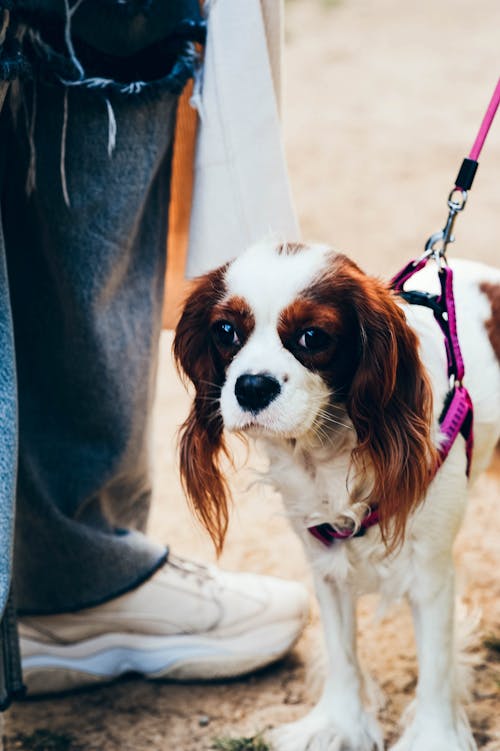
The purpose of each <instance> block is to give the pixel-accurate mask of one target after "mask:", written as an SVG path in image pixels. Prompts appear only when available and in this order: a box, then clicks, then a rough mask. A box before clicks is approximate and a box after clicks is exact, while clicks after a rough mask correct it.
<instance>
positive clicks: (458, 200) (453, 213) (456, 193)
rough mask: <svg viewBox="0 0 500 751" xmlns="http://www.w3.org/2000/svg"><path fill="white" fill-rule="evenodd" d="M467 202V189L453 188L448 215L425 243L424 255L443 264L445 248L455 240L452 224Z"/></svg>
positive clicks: (449, 198) (449, 197) (444, 261)
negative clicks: (444, 221)
mask: <svg viewBox="0 0 500 751" xmlns="http://www.w3.org/2000/svg"><path fill="white" fill-rule="evenodd" d="M466 203H467V191H466V190H460V188H453V190H452V191H451V192H450V195H449V196H448V209H449V211H448V217H447V219H446V224H445V226H444V228H443V229H441V230H439V232H434V234H433V235H431V236H430V237H429V239H428V240H427V242H426V243H425V253H424V257H429V256H432V257H433V258H434V260H435V261H437V262H438V263H439V264H440V265H445V264H446V263H447V261H446V248H447V247H448V245H449V244H450V243H452V242H455V236H454V235H453V234H452V233H453V225H454V224H455V219H456V218H457V215H458V214H459V213H460V212H461V211H463V210H464V208H465V204H466Z"/></svg>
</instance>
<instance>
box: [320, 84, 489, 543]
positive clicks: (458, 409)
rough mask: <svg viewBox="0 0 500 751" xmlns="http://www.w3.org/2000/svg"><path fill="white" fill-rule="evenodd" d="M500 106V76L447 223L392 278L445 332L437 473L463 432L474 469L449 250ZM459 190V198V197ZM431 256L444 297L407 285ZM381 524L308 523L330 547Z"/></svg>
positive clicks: (374, 518)
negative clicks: (445, 372)
mask: <svg viewBox="0 0 500 751" xmlns="http://www.w3.org/2000/svg"><path fill="white" fill-rule="evenodd" d="M499 104H500V79H499V80H498V83H497V85H496V88H495V91H494V93H493V96H492V98H491V101H490V104H489V106H488V109H487V111H486V114H485V116H484V118H483V122H482V123H481V127H480V129H479V132H478V135H477V137H476V140H475V141H474V145H473V147H472V149H471V151H470V154H469V156H468V157H467V158H466V159H464V160H463V162H462V165H461V167H460V170H459V173H458V175H457V179H456V181H455V187H454V188H453V190H452V191H451V193H450V195H449V196H448V209H449V211H448V217H447V221H446V224H445V227H444V228H443V229H442V230H440V231H439V232H436V233H434V234H433V235H431V237H430V238H429V240H428V241H427V243H426V246H425V253H424V255H423V256H422V257H421V258H419V259H416V260H413V261H410V262H409V263H408V264H407V265H406V266H405V267H404V268H403V269H401V271H400V272H399V273H398V274H396V276H394V277H393V279H392V280H391V289H393V290H394V291H395V292H396V293H397V294H399V295H400V296H401V297H402V298H403V299H405V300H406V301H407V302H408V303H410V304H412V305H423V306H425V307H427V308H430V309H431V310H432V312H433V313H434V318H435V319H436V321H437V323H438V324H439V327H440V329H441V331H442V333H443V336H444V344H445V348H446V359H447V365H448V377H449V379H450V391H449V392H448V394H447V396H446V399H445V403H444V407H443V411H442V412H441V416H440V418H439V424H440V426H441V434H442V435H443V440H442V442H441V444H440V447H439V450H438V454H439V463H438V466H437V467H436V470H435V471H436V472H437V471H438V469H439V467H440V466H441V464H442V463H443V462H444V461H445V459H446V457H447V456H448V454H449V453H450V450H451V448H452V446H453V444H454V443H455V440H456V438H457V436H458V435H460V434H461V435H462V436H463V437H464V439H465V452H466V456H467V467H466V473H467V476H469V472H470V466H471V461H472V449H473V443H474V433H473V406H472V401H471V398H470V396H469V392H468V391H467V389H466V388H465V386H464V385H463V378H464V375H465V368H464V361H463V358H462V353H461V350H460V344H459V341H458V334H457V320H456V311H455V298H454V294H453V271H452V270H451V268H450V267H449V266H448V264H447V262H446V248H447V246H448V244H449V243H451V242H453V241H454V239H455V238H454V237H453V234H452V230H453V225H454V222H455V219H456V217H457V215H458V213H459V212H460V211H462V210H463V209H464V208H465V204H466V201H467V194H468V191H469V190H470V188H471V187H472V182H473V180H474V177H475V174H476V171H477V167H478V159H479V155H480V153H481V150H482V148H483V145H484V141H485V139H486V136H487V135H488V131H489V129H490V127H491V123H492V122H493V118H494V117H495V114H496V111H497V109H498V106H499ZM457 192H458V194H459V196H458V197H454V196H455V194H456V193H457ZM439 243H441V247H437V246H438V244H439ZM430 258H433V259H434V260H436V261H437V262H438V265H439V271H438V275H439V282H440V287H441V291H440V293H439V295H431V294H430V293H428V292H421V291H419V290H410V291H408V292H407V291H406V290H405V289H404V285H405V283H406V282H407V281H408V279H410V278H411V277H412V276H413V275H414V274H416V273H417V272H418V271H420V270H421V269H423V268H424V266H426V264H427V262H428V261H429V259H430ZM378 522H379V514H378V508H377V507H376V506H375V507H372V508H371V509H370V511H369V512H368V514H367V515H366V516H365V518H364V519H363V521H362V522H361V525H360V527H359V529H357V531H356V532H352V531H351V530H342V529H335V527H333V526H332V525H331V524H329V523H328V522H325V523H324V524H316V525H315V526H312V527H308V532H310V533H311V534H312V535H313V537H315V538H316V539H317V540H319V541H320V542H322V543H323V544H324V545H325V546H327V547H330V545H332V544H333V543H334V542H335V540H346V539H350V538H352V537H362V536H363V535H364V534H365V532H366V530H367V529H369V528H370V527H373V526H374V525H375V524H378Z"/></svg>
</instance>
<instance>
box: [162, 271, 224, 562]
mask: <svg viewBox="0 0 500 751" xmlns="http://www.w3.org/2000/svg"><path fill="white" fill-rule="evenodd" d="M225 269H226V267H225V266H223V267H221V268H219V269H216V270H215V271H212V272H211V273H209V274H206V275H205V276H203V277H201V278H199V279H197V280H196V281H195V283H194V288H193V291H192V292H191V294H190V295H189V297H188V299H187V301H186V303H185V306H184V310H183V313H182V316H181V318H180V321H179V323H178V325H177V328H176V332H175V338H174V346H173V349H174V357H175V361H176V364H177V367H178V369H179V370H180V371H181V372H184V373H185V374H186V375H187V376H188V378H189V379H190V380H191V381H192V383H193V385H194V388H195V397H194V400H193V404H192V405H191V410H190V412H189V415H188V417H187V419H186V421H185V422H184V424H183V425H182V426H181V428H180V434H179V435H180V440H179V449H180V473H181V480H182V484H183V487H184V490H185V492H186V495H187V497H188V499H189V500H190V502H191V504H192V506H193V508H194V510H195V512H196V514H197V515H198V517H199V519H200V520H201V521H202V523H203V524H204V526H205V527H206V529H207V530H208V532H209V534H210V536H211V538H212V540H213V542H214V545H215V548H216V550H217V554H219V553H220V552H221V551H222V547H223V544H224V537H225V535H226V531H227V525H228V500H227V499H228V488H227V484H226V481H225V479H224V476H223V474H222V472H221V470H220V464H219V462H220V459H221V456H222V454H223V453H226V454H227V450H226V446H225V443H224V437H223V423H222V417H221V414H220V411H219V398H220V390H221V387H222V384H223V382H224V367H223V363H222V362H221V360H220V358H219V356H218V353H217V351H216V349H215V348H214V347H213V345H212V341H211V337H210V312H211V310H212V308H213V306H214V305H215V303H217V302H218V301H219V300H220V299H221V298H222V297H223V295H224V283H223V277H224V272H225Z"/></svg>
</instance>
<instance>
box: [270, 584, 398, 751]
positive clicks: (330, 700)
mask: <svg viewBox="0 0 500 751" xmlns="http://www.w3.org/2000/svg"><path fill="white" fill-rule="evenodd" d="M315 585H316V594H317V596H318V601H319V605H320V609H321V616H322V622H323V628H324V633H325V642H326V648H327V669H328V673H327V679H326V682H325V686H324V689H323V694H322V696H321V698H320V700H319V702H318V704H317V705H316V706H315V707H314V709H313V710H312V711H311V712H310V713H309V714H308V715H306V716H305V717H304V718H303V719H302V720H299V721H298V722H294V723H291V724H290V725H285V726H284V727H282V728H278V729H277V730H275V731H273V732H272V733H271V736H270V739H271V742H272V745H273V748H274V749H275V750H276V751H374V749H378V750H379V751H381V749H382V748H383V742H382V737H381V733H380V730H379V728H378V725H377V723H376V721H375V720H374V719H373V718H372V717H371V716H370V715H369V714H368V713H367V711H366V710H365V708H364V706H363V703H362V700H361V681H362V679H361V673H360V669H359V665H358V660H357V656H356V616H355V603H354V598H353V596H352V594H351V593H350V591H349V590H348V589H344V588H340V587H339V586H337V584H336V583H335V582H332V581H331V580H329V579H325V578H323V577H322V576H320V575H316V576H315Z"/></svg>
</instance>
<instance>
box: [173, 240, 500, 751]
mask: <svg viewBox="0 0 500 751" xmlns="http://www.w3.org/2000/svg"><path fill="white" fill-rule="evenodd" d="M453 267H454V273H455V294H456V305H457V319H458V331H459V337H460V343H461V347H462V350H463V356H464V360H465V368H466V377H465V385H466V386H467V388H468V389H469V392H470V394H471V397H472V401H473V403H474V435H475V444H474V454H473V461H472V474H471V479H474V477H476V476H477V475H478V474H479V473H480V472H481V471H482V470H483V469H485V468H486V466H487V465H488V463H489V460H490V458H491V454H492V451H493V449H494V447H495V445H496V443H497V442H498V440H499V436H500V271H498V270H495V269H492V268H488V267H486V266H483V265H481V264H477V263H471V262H465V261H461V262H456V263H455V264H453ZM414 279H415V281H412V285H411V286H414V287H418V288H420V289H425V290H428V291H437V289H436V271H435V268H434V266H433V264H429V265H428V267H427V269H425V270H424V271H423V272H420V273H419V275H418V276H416V277H414ZM407 286H408V285H407ZM318 332H319V333H318ZM174 352H175V356H176V358H177V362H178V363H179V365H180V367H181V369H182V370H183V371H184V372H185V373H186V374H187V375H188V377H189V378H190V379H191V381H192V382H193V384H194V386H195V397H194V402H193V405H192V409H191V412H190V415H189V417H188V419H187V421H186V423H185V424H184V426H183V428H182V432H181V472H182V477H183V480H184V484H185V487H186V490H187V493H188V496H189V497H190V499H191V501H192V503H193V505H194V508H195V509H196V511H197V513H198V514H199V516H200V517H201V519H202V520H203V522H204V523H205V525H206V526H207V528H208V530H209V531H210V533H211V535H212V537H213V539H214V541H215V543H216V546H217V548H218V549H220V548H221V547H222V544H223V539H224V534H225V531H226V526H227V518H228V511H227V486H226V482H225V480H224V477H223V476H222V474H221V471H220V465H219V460H220V457H221V453H223V452H224V451H225V444H224V430H227V431H230V432H243V433H246V434H248V435H251V436H255V437H257V438H259V439H260V440H261V441H263V442H264V443H265V444H266V446H267V449H268V453H269V457H270V464H269V478H268V479H269V481H270V482H271V483H272V484H273V485H274V486H275V487H276V488H277V489H278V490H279V491H280V492H281V494H282V496H283V501H284V504H285V507H286V509H287V512H288V515H289V516H290V519H291V522H292V524H293V527H294V529H295V532H296V533H297V534H298V535H299V537H300V539H301V540H302V542H303V545H304V548H305V551H306V554H307V557H308V559H309V561H310V564H311V566H312V570H313V574H314V580H315V586H316V592H317V596H318V600H319V604H320V608H321V613H322V620H323V626H324V631H325V639H326V645H327V651H328V675H327V678H326V683H325V687H324V691H323V695H322V697H321V699H320V701H319V703H318V704H317V706H316V707H315V708H314V709H313V710H312V712H311V713H310V714H309V715H307V716H306V717H305V718H304V719H302V720H300V721H298V722H296V723H293V724H292V725H288V726H285V727H283V728H279V729H278V730H277V731H274V734H273V736H272V743H273V747H274V748H275V749H279V751H306V750H307V751H320V750H321V751H340V750H342V751H372V749H374V748H376V749H382V748H383V741H382V736H381V732H380V729H379V727H378V724H377V722H376V720H375V718H373V717H372V716H371V715H370V714H369V712H368V711H367V710H366V708H365V707H364V704H363V699H362V690H361V689H362V686H361V682H362V680H361V677H360V676H361V674H360V669H359V666H358V662H357V658H356V621H355V603H356V598H357V597H358V595H360V594H362V593H365V592H373V591H378V592H380V593H381V594H382V595H383V596H384V597H385V598H387V599H393V598H399V597H401V596H403V595H404V596H406V597H407V598H408V600H409V602H410V604H411V607H412V611H413V616H414V624H415V633H416V641H417V650H418V659H419V680H418V687H417V692H416V703H415V711H414V716H413V719H412V720H411V722H410V724H409V725H408V726H407V727H406V729H405V731H404V733H403V736H402V738H401V739H400V740H399V742H398V743H396V745H395V747H394V749H397V751H470V750H471V749H475V748H476V746H475V743H474V740H473V737H472V734H471V731H470V728H469V724H468V721H467V719H466V716H465V713H464V711H463V709H462V706H461V697H462V693H463V692H462V688H461V686H460V685H459V676H458V670H457V665H456V661H455V649H454V571H453V562H452V546H453V541H454V539H455V536H456V534H457V531H458V529H459V527H460V523H461V521H462V517H463V514H464V509H465V503H466V497H467V490H468V485H469V481H468V480H467V477H466V471H465V470H466V455H465V448H464V441H463V439H462V437H459V438H458V440H457V441H456V443H455V445H454V447H453V448H452V450H451V453H450V455H449V457H448V458H447V460H446V462H445V463H444V465H443V466H442V467H441V469H440V470H439V471H438V472H437V474H436V475H435V476H434V475H433V471H432V468H433V466H434V463H435V461H436V451H437V447H438V445H439V441H440V432H439V424H438V417H439V414H440V412H441V410H442V407H443V403H444V400H445V396H446V393H447V390H448V387H449V384H448V379H447V375H446V358H445V350H444V342H443V335H442V334H441V332H440V330H439V327H438V325H437V324H436V322H435V321H434V319H433V316H432V313H431V311H430V310H428V309H425V308H421V307H417V306H410V305H408V304H406V303H405V302H404V301H402V300H401V299H400V298H399V297H397V296H395V295H394V294H393V293H392V292H391V291H390V290H389V288H388V286H387V285H386V284H384V283H383V282H381V281H379V280H377V279H375V278H373V277H370V276H367V275H365V274H364V273H363V272H362V271H361V270H360V269H359V268H358V267H357V266H356V265H355V264H354V263H353V262H352V261H350V260H349V259H348V258H346V257H345V256H343V255H340V254H337V253H335V252H333V251H332V250H331V249H330V248H328V247H326V246H321V245H314V246H305V245H296V244H294V245H289V246H288V245H274V244H271V243H262V244H259V245H256V246H253V247H252V248H250V249H249V250H248V251H246V252H245V253H243V254H242V255H241V256H240V257H238V258H237V259H236V260H234V261H233V262H231V263H229V264H227V265H226V266H224V267H222V268H219V269H217V270H215V271H213V272H211V273H209V274H207V275H206V276H204V277H202V278H200V279H199V280H197V281H196V283H195V287H194V291H193V292H192V294H191V296H190V297H189V298H188V300H187V303H186V305H185V308H184V312H183V315H182V317H181V320H180V323H179V325H178V328H177V332H176V338H175V344H174ZM248 376H250V378H249V377H248ZM252 376H257V378H252ZM261 376H262V377H261ZM373 503H378V505H379V510H380V517H381V524H380V525H377V526H375V527H372V528H370V529H369V530H368V532H367V533H366V534H365V535H364V536H363V537H359V538H355V539H351V540H347V541H337V542H336V543H335V544H334V545H333V546H332V547H331V548H328V549H327V548H325V547H324V546H323V545H322V544H321V543H320V542H318V541H317V540H316V539H315V538H313V537H312V536H311V535H310V534H309V533H308V532H307V527H308V526H311V525H314V524H318V523H321V522H329V523H330V524H332V525H334V526H335V527H338V528H342V529H345V528H351V529H353V530H355V529H357V528H358V526H359V524H360V521H361V520H362V518H363V516H364V515H365V513H366V512H367V509H368V507H369V506H370V505H371V504H373Z"/></svg>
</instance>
